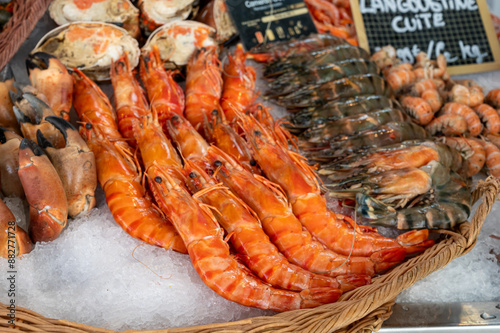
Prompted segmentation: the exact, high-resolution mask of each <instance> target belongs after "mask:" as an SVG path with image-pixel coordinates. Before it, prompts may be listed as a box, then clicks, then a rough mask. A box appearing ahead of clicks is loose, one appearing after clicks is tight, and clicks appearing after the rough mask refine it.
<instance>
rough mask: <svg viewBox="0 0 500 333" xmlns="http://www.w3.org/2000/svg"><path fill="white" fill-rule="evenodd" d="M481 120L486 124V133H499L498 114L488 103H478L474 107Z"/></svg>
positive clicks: (499, 117)
mask: <svg viewBox="0 0 500 333" xmlns="http://www.w3.org/2000/svg"><path fill="white" fill-rule="evenodd" d="M474 111H476V113H477V114H478V116H479V118H481V121H482V122H483V123H484V124H485V125H486V130H487V132H488V133H493V134H498V133H500V115H499V114H498V112H497V110H495V109H494V108H493V107H492V106H490V105H488V104H480V105H478V106H476V107H475V108H474Z"/></svg>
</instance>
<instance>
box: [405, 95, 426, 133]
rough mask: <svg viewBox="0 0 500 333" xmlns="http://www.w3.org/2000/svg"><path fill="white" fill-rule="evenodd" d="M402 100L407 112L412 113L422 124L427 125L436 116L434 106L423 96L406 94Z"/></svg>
mask: <svg viewBox="0 0 500 333" xmlns="http://www.w3.org/2000/svg"><path fill="white" fill-rule="evenodd" d="M400 101H401V105H402V106H403V109H404V110H405V111H406V113H408V114H410V115H411V116H412V117H413V118H414V119H415V120H416V121H417V123H418V124H420V125H424V126H425V125H427V124H428V123H430V122H431V120H432V118H433V117H434V111H433V110H432V107H431V106H430V105H429V103H427V102H426V101H425V100H424V99H423V98H420V97H413V96H410V95H404V96H402V97H401V99H400Z"/></svg>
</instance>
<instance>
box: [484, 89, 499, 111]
mask: <svg viewBox="0 0 500 333" xmlns="http://www.w3.org/2000/svg"><path fill="white" fill-rule="evenodd" d="M484 101H485V102H486V103H487V104H489V105H491V106H493V107H494V108H495V109H499V108H500V88H498V89H493V90H490V91H489V92H488V94H487V95H486V98H485V99H484Z"/></svg>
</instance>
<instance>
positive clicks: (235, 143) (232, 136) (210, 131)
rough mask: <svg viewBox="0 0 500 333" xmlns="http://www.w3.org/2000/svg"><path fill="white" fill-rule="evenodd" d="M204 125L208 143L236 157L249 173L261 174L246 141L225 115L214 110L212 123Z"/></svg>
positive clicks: (206, 121) (208, 121) (207, 121)
mask: <svg viewBox="0 0 500 333" xmlns="http://www.w3.org/2000/svg"><path fill="white" fill-rule="evenodd" d="M204 125H205V126H204V129H205V130H204V132H205V137H206V138H207V141H208V142H210V143H211V144H214V145H216V146H217V147H218V148H220V149H221V150H222V151H224V152H225V153H228V154H230V155H232V156H233V157H235V158H236V159H237V160H238V161H239V162H240V163H241V165H242V166H243V167H244V168H245V169H247V170H248V171H250V172H252V173H255V174H260V170H259V168H258V166H257V162H256V161H255V160H254V159H253V157H252V153H251V152H250V150H249V149H248V147H247V145H246V142H245V140H243V138H242V137H241V136H240V135H239V134H238V133H236V131H235V130H234V129H233V127H231V126H230V125H229V124H228V123H227V122H226V121H225V119H224V114H223V113H221V112H219V111H217V110H214V111H213V112H212V117H211V121H210V120H205V124H204Z"/></svg>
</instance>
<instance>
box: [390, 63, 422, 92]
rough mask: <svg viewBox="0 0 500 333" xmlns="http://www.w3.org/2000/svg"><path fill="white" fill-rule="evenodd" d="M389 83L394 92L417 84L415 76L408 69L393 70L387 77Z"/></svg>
mask: <svg viewBox="0 0 500 333" xmlns="http://www.w3.org/2000/svg"><path fill="white" fill-rule="evenodd" d="M385 79H386V80H387V83H388V84H389V85H390V86H391V88H392V89H393V90H394V91H396V92H397V91H400V90H402V89H404V88H406V87H408V86H410V85H412V84H413V83H414V82H415V79H416V77H415V74H414V73H413V72H412V71H411V70H408V69H406V68H396V69H391V70H390V71H389V72H388V74H387V75H386V76H385Z"/></svg>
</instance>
